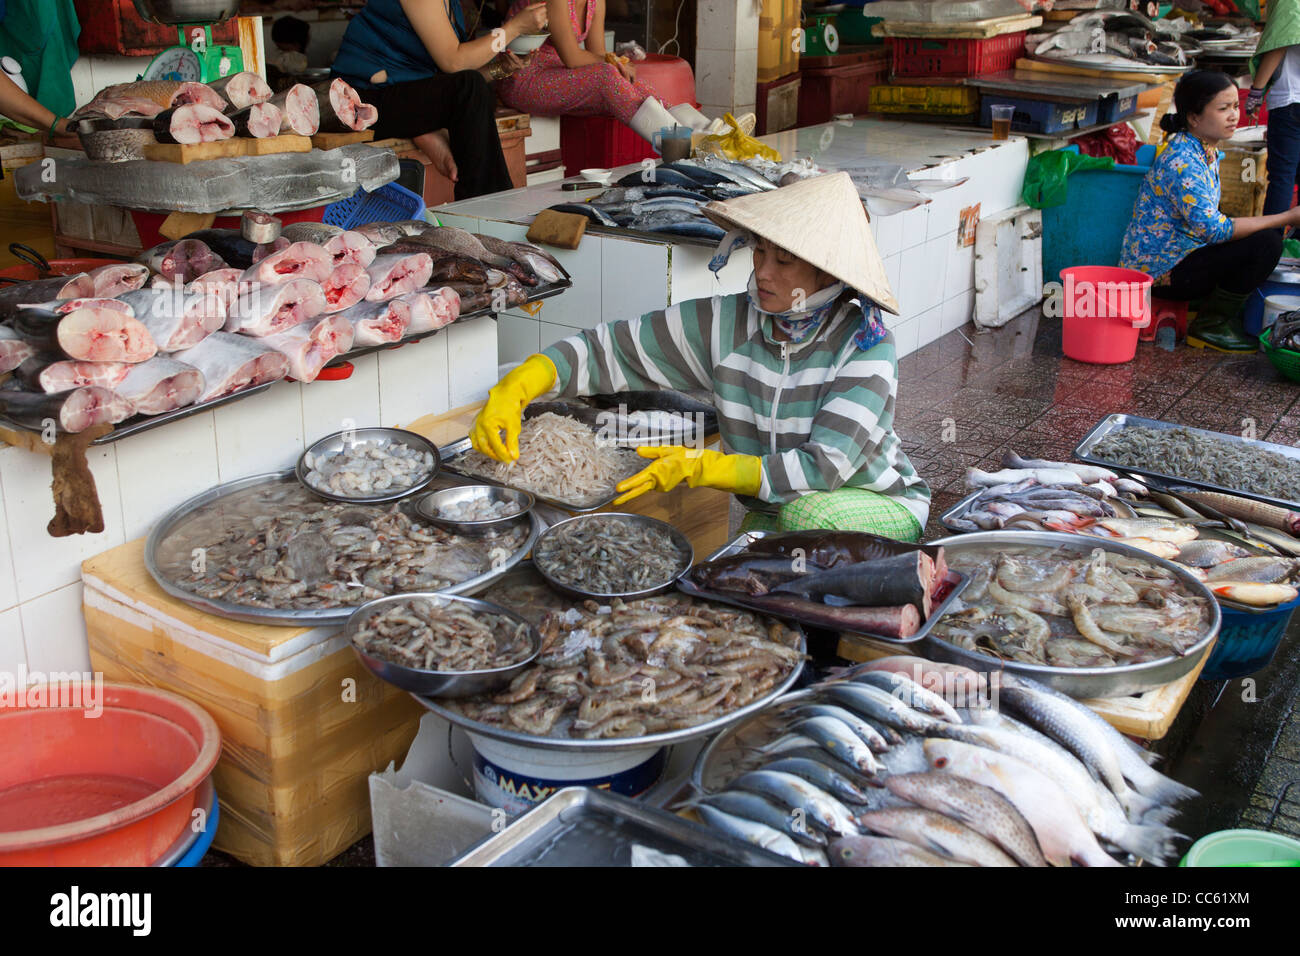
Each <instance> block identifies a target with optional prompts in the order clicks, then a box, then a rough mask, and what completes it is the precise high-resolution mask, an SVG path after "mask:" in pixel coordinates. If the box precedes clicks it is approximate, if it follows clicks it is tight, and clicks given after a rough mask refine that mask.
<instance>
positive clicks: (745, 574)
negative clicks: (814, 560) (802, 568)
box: [690, 552, 801, 595]
mask: <svg viewBox="0 0 1300 956" xmlns="http://www.w3.org/2000/svg"><path fill="white" fill-rule="evenodd" d="M690 574H691V578H692V580H694V581H695V583H696V584H698V585H699V586H700V587H702V588H708V589H709V590H710V591H738V592H741V593H743V594H751V595H758V594H767V593H768V592H769V591H772V590H773V589H775V588H777V587H779V586H780V585H782V584H786V583H788V582H790V581H793V580H795V579H796V578H798V577H801V575H800V574H799V572H798V571H795V570H794V565H793V562H792V561H791V560H790V559H789V558H779V557H778V558H771V557H756V556H755V555H752V554H745V553H743V552H742V553H741V554H735V555H730V556H728V557H725V558H718V559H717V560H715V561H708V562H706V563H704V564H700V565H697V566H696V567H695V568H693V569H692V570H691V572H690Z"/></svg>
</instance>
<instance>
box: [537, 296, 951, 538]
mask: <svg viewBox="0 0 1300 956" xmlns="http://www.w3.org/2000/svg"><path fill="white" fill-rule="evenodd" d="M852 295H853V293H851V292H849V293H846V296H845V298H843V299H841V301H840V303H839V304H838V305H837V306H836V308H835V310H834V312H833V313H832V315H831V318H829V319H828V320H827V321H826V324H825V325H824V326H823V327H822V328H821V329H820V330H819V331H818V333H817V334H815V335H813V336H811V337H809V339H808V340H806V341H804V342H801V343H798V344H794V343H783V342H777V341H776V340H775V339H773V337H772V331H771V319H770V318H769V317H766V316H763V315H762V313H760V312H759V311H758V310H757V309H755V308H753V307H752V306H751V305H750V302H749V298H748V296H746V295H745V294H744V293H740V294H737V295H731V296H726V297H717V296H715V297H714V298H712V299H694V300H691V301H688V302H682V303H680V304H678V305H674V306H671V307H669V308H668V309H667V310H665V311H662V312H650V313H648V314H646V315H643V316H641V318H639V319H629V320H625V321H622V322H612V323H607V324H604V325H600V326H598V327H596V328H594V329H591V330H588V331H586V332H582V333H581V334H579V335H575V336H572V337H571V338H567V339H565V340H564V341H562V342H558V343H556V344H555V345H553V346H551V347H550V348H548V349H546V350H545V352H544V354H545V355H546V356H547V357H548V358H550V359H551V361H552V362H554V363H555V367H556V370H557V371H558V372H559V378H558V380H557V381H556V385H555V387H554V388H553V389H552V391H551V392H550V395H552V396H555V395H557V394H558V395H559V396H561V397H564V398H575V397H578V396H583V395H600V394H609V393H613V392H622V391H629V390H633V391H634V390H642V389H652V388H656V387H658V388H675V389H692V388H701V389H704V388H707V389H712V391H713V403H714V406H715V408H716V409H717V413H718V426H719V431H720V432H721V434H722V441H723V444H724V447H725V449H726V450H727V451H729V452H732V453H736V454H742V455H757V456H759V457H761V458H762V472H763V480H762V484H761V486H760V488H759V492H758V499H759V500H757V501H755V500H754V499H752V498H742V499H741V503H742V504H744V505H746V506H747V507H750V508H756V509H759V510H767V511H771V510H774V506H776V505H780V504H784V503H786V502H789V501H793V500H795V499H796V498H799V497H800V496H802V495H805V494H808V493H810V492H814V491H835V490H837V489H839V488H866V489H869V490H871V491H876V492H879V493H881V494H884V495H889V496H891V497H893V498H894V499H896V500H897V501H898V503H899V504H901V505H903V506H904V507H906V508H907V509H908V510H909V511H910V512H911V513H912V514H913V515H914V516H915V517H916V520H917V521H918V522H920V524H921V527H925V522H926V517H927V515H928V513H929V509H930V490H929V488H928V487H927V486H926V484H925V482H924V481H923V480H922V479H921V477H920V476H919V475H917V473H916V470H915V469H914V468H913V467H912V463H911V462H910V461H908V459H907V455H906V453H905V452H904V451H903V446H902V443H901V442H900V441H899V439H898V436H897V435H896V434H895V433H894V403H895V401H896V400H897V394H898V361H897V357H896V355H895V353H894V337H893V335H892V334H887V335H886V336H885V338H884V339H882V340H881V341H880V342H878V343H877V344H876V345H875V346H873V347H872V348H871V349H870V350H869V351H865V352H864V351H862V350H861V349H859V348H858V347H857V345H856V344H855V343H854V341H853V336H854V333H855V332H857V330H858V327H859V321H860V319H861V306H860V305H859V304H858V303H857V302H856V301H855V300H854V299H852V298H851V296H852Z"/></svg>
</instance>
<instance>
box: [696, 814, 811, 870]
mask: <svg viewBox="0 0 1300 956" xmlns="http://www.w3.org/2000/svg"><path fill="white" fill-rule="evenodd" d="M694 809H695V812H696V813H697V814H699V817H700V819H701V820H702V821H704V823H705V825H707V826H710V827H712V828H713V829H715V830H717V831H718V832H720V833H725V834H727V836H730V837H734V838H735V839H737V840H741V841H743V842H745V843H752V844H754V846H758V847H762V848H763V849H764V850H767V851H769V852H771V853H776V854H778V855H780V856H785V857H789V858H790V859H792V860H794V861H796V862H798V863H802V862H804V856H803V854H802V853H800V852H799V845H798V844H797V843H795V842H794V840H792V839H790V838H789V837H788V836H786V835H785V834H784V833H782V832H781V831H780V830H774V829H772V828H771V827H770V826H768V825H767V824H765V823H759V822H757V821H755V820H747V819H745V818H743V817H737V816H734V815H732V814H730V813H724V812H723V811H721V810H719V809H717V808H716V807H711V806H709V805H708V804H707V803H702V804H700V805H699V806H697V807H695V808H694Z"/></svg>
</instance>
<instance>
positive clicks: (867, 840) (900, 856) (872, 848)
mask: <svg viewBox="0 0 1300 956" xmlns="http://www.w3.org/2000/svg"><path fill="white" fill-rule="evenodd" d="M826 855H827V856H828V857H829V858H830V861H831V866H967V865H968V864H966V863H958V862H956V861H953V860H946V859H944V858H943V857H941V856H937V855H936V854H934V853H929V852H927V851H925V850H922V849H921V848H920V847H919V846H917V845H916V844H914V843H908V842H907V841H906V840H895V839H894V838H892V837H864V836H857V837H839V838H838V839H835V840H831V842H830V846H829V847H828V849H827V853H826Z"/></svg>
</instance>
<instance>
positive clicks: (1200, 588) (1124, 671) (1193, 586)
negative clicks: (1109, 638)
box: [925, 531, 1222, 698]
mask: <svg viewBox="0 0 1300 956" xmlns="http://www.w3.org/2000/svg"><path fill="white" fill-rule="evenodd" d="M934 543H935V544H941V545H943V546H944V547H945V548H946V549H947V550H948V552H949V553H950V554H959V553H961V552H962V551H963V550H966V549H969V548H977V547H982V546H987V545H994V546H996V547H1016V546H1024V545H1038V546H1040V547H1044V548H1067V549H1069V550H1071V551H1080V552H1089V551H1091V550H1092V549H1094V548H1101V549H1102V550H1104V551H1112V552H1114V553H1116V554H1122V555H1126V556H1127V557H1130V558H1141V559H1143V560H1144V561H1149V562H1151V563H1152V564H1154V565H1156V566H1157V567H1160V568H1163V569H1165V570H1166V571H1169V572H1171V573H1173V574H1174V575H1175V576H1177V578H1178V580H1179V581H1181V582H1182V583H1183V585H1184V586H1185V587H1187V588H1188V589H1189V590H1190V591H1191V592H1192V593H1193V594H1195V595H1197V596H1198V597H1202V598H1204V599H1205V600H1206V601H1208V602H1209V609H1210V620H1209V623H1208V625H1207V626H1206V629H1205V632H1204V633H1203V634H1202V635H1201V638H1200V639H1199V640H1198V641H1197V642H1196V643H1195V644H1193V645H1192V646H1191V647H1190V648H1189V649H1188V651H1187V653H1186V654H1185V655H1183V656H1182V657H1168V658H1163V659H1161V660H1157V661H1146V662H1144V663H1141V664H1122V665H1119V666H1116V667H1050V666H1048V665H1046V664H1023V663H1021V662H1019V661H1004V660H1001V659H999V658H996V657H993V656H991V655H987V654H979V653H976V652H974V651H967V650H964V649H962V648H960V647H956V646H954V645H952V644H949V643H948V642H947V641H943V640H940V639H939V638H937V637H934V636H927V637H926V640H925V650H926V652H927V653H926V655H925V656H927V657H930V658H932V659H933V660H937V661H947V662H949V663H952V664H962V665H964V666H966V667H969V668H971V669H973V670H977V671H998V670H1007V671H1011V672H1012V673H1013V674H1019V675H1021V676H1022V677H1032V678H1033V679H1034V680H1036V681H1039V682H1041V683H1043V684H1046V685H1047V686H1048V687H1051V688H1052V689H1053V690H1058V691H1060V692H1061V693H1063V694H1069V695H1070V696H1071V697H1080V698H1090V697H1126V696H1128V695H1130V694H1139V693H1142V692H1143V691H1147V690H1152V689H1154V688H1156V687H1161V686H1163V685H1165V684H1168V683H1170V682H1171V681H1176V680H1178V679H1179V678H1180V677H1182V676H1184V675H1185V674H1187V673H1189V672H1190V671H1192V670H1193V669H1194V668H1195V667H1196V665H1197V664H1198V663H1199V662H1200V660H1201V658H1202V657H1204V656H1205V655H1206V653H1208V652H1209V649H1210V645H1211V644H1212V643H1214V639H1215V637H1217V636H1218V633H1219V626H1220V624H1221V623H1222V613H1221V611H1220V609H1219V603H1218V601H1216V600H1215V598H1214V594H1213V593H1212V592H1211V591H1210V589H1209V588H1207V587H1206V586H1205V584H1204V583H1203V582H1201V581H1198V580H1197V579H1196V578H1194V577H1193V576H1192V575H1190V574H1188V573H1187V571H1185V570H1184V569H1183V568H1182V567H1181V566H1179V565H1177V564H1174V563H1173V562H1171V561H1165V560H1164V559H1163V558H1157V557H1155V556H1154V555H1152V554H1149V553H1148V552H1146V551H1142V550H1139V549H1138V548H1134V547H1132V546H1131V545H1127V544H1119V543H1118V542H1115V541H1107V540H1105V539H1104V538H1093V537H1089V536H1087V535H1079V534H1058V533H1056V532H1052V531H980V532H977V533H971V534H963V535H956V536H954V537H951V538H944V539H943V540H942V541H936V542H934ZM935 616H936V618H937V616H938V615H935Z"/></svg>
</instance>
